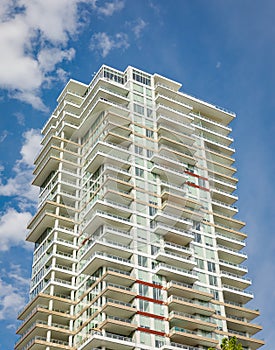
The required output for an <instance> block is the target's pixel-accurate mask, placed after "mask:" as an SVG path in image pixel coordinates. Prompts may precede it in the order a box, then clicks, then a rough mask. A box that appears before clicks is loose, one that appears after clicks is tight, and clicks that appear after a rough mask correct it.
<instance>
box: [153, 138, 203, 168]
mask: <svg viewBox="0 0 275 350" xmlns="http://www.w3.org/2000/svg"><path fill="white" fill-rule="evenodd" d="M165 143H166V144H161V143H159V148H158V155H159V156H160V157H167V158H168V159H172V160H174V161H176V162H179V163H180V164H182V163H183V164H191V165H195V164H196V160H195V159H194V157H193V156H192V154H191V153H190V152H188V149H187V147H182V149H179V148H180V147H173V146H171V145H168V144H169V142H165ZM183 149H184V150H183ZM156 156H157V155H156ZM156 156H155V157H156ZM155 157H154V156H153V159H156V160H157V158H155ZM157 161H158V160H157Z"/></svg>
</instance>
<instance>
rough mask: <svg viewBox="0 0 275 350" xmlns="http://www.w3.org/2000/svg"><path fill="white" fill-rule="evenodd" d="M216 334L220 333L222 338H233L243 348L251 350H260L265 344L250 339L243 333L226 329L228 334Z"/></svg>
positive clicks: (261, 341)
mask: <svg viewBox="0 0 275 350" xmlns="http://www.w3.org/2000/svg"><path fill="white" fill-rule="evenodd" d="M217 333H221V334H222V335H223V336H226V337H234V336H235V337H237V339H238V340H239V341H240V343H241V344H242V345H243V346H245V347H247V348H248V349H251V350H257V349H258V348H260V347H261V346H263V345H264V344H265V342H264V341H263V340H261V339H256V338H252V337H250V336H249V335H247V334H246V333H245V332H240V331H235V330H231V329H228V332H217Z"/></svg>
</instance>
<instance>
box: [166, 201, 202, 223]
mask: <svg viewBox="0 0 275 350" xmlns="http://www.w3.org/2000/svg"><path fill="white" fill-rule="evenodd" d="M186 204H187V203H186V201H185V203H182V205H183V206H180V205H177V204H175V203H174V201H173V198H171V197H170V194H169V200H166V201H164V202H163V203H162V207H161V210H162V211H163V213H165V214H168V215H170V214H171V215H173V216H179V217H181V216H184V217H185V218H187V219H192V220H195V221H201V220H202V219H203V217H204V214H203V213H202V212H201V211H200V210H198V209H195V208H192V207H189V206H187V205H186ZM188 204H189V203H188Z"/></svg>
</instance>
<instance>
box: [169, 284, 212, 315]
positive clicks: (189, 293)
mask: <svg viewBox="0 0 275 350" xmlns="http://www.w3.org/2000/svg"><path fill="white" fill-rule="evenodd" d="M167 291H168V294H169V295H170V296H171V295H172V296H175V297H180V298H187V299H188V300H191V299H199V300H204V301H206V302H208V301H210V300H211V299H212V298H213V295H212V294H210V293H209V292H208V291H207V289H206V288H205V287H201V286H199V285H196V284H194V285H192V284H187V283H182V282H178V281H169V282H168V283H167ZM189 302H190V303H192V300H191V301H189ZM201 305H204V306H207V307H209V306H210V304H209V303H201ZM213 312H214V311H212V313H213Z"/></svg>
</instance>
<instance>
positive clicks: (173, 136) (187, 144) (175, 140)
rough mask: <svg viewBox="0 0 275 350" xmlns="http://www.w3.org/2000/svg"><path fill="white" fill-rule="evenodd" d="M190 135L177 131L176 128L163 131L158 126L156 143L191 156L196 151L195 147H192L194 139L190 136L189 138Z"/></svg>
mask: <svg viewBox="0 0 275 350" xmlns="http://www.w3.org/2000/svg"><path fill="white" fill-rule="evenodd" d="M185 136H186V137H187V139H186V138H185ZM190 137H191V135H190V136H189V135H188V136H187V135H186V134H182V133H179V132H177V131H176V130H175V131H172V130H171V131H168V130H166V132H164V131H162V129H161V128H159V133H158V144H159V145H161V146H166V147H170V148H171V149H174V150H176V151H178V152H182V153H183V154H185V155H186V156H189V157H190V156H191V157H192V156H193V155H194V153H195V152H196V148H195V147H193V142H194V140H193V139H192V138H191V139H190ZM191 141H192V142H191Z"/></svg>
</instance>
